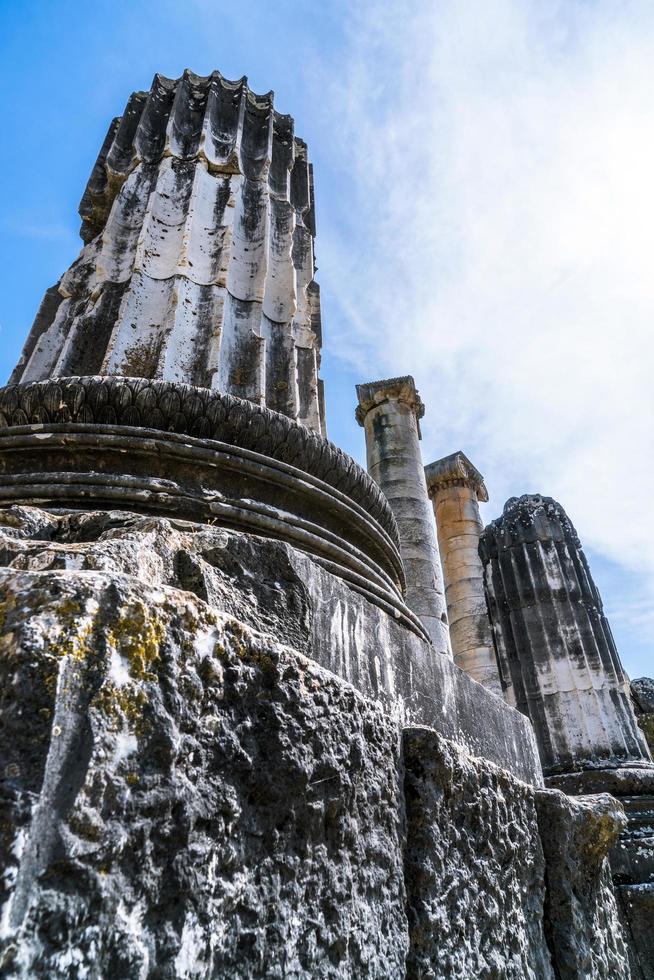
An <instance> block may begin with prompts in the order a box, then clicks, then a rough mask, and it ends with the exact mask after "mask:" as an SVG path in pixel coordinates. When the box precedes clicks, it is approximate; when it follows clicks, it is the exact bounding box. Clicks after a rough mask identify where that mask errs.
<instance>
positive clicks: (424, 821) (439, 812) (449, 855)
mask: <svg viewBox="0 0 654 980" xmlns="http://www.w3.org/2000/svg"><path fill="white" fill-rule="evenodd" d="M404 758H405V766H406V777H405V795H406V808H407V852H406V879H407V901H408V908H409V929H410V936H411V949H410V954H409V960H408V963H407V976H408V977H412V978H416V980H417V978H432V977H460V978H462V980H463V978H471V977H475V978H490V977H493V978H498V980H499V978H507V980H509V978H513V980H524V978H532V980H547V978H550V977H554V976H555V974H554V972H553V971H552V968H551V964H550V954H549V950H548V947H547V944H546V941H545V935H544V923H543V915H544V911H543V910H544V902H545V880H544V873H545V866H544V861H543V853H542V849H541V844H540V839H539V836H538V825H537V820H536V807H535V803H534V790H533V788H532V787H530V786H527V785H526V784H524V783H520V782H519V781H518V780H516V779H513V778H512V777H511V776H510V775H509V774H508V773H507V772H504V771H503V770H501V769H498V768H497V767H496V766H493V765H492V764H490V763H486V762H484V761H483V760H481V759H471V758H470V757H469V756H467V755H465V754H464V753H462V752H460V751H457V750H456V748H455V747H454V746H453V745H452V744H451V743H448V742H446V741H445V740H444V739H442V738H440V737H439V736H438V735H436V733H435V732H431V731H428V730H425V729H422V730H421V729H410V730H408V731H406V732H405V736H404ZM566 976H572V974H566ZM588 976H589V977H590V976H593V977H595V976H597V977H599V976H600V974H597V973H593V974H588Z"/></svg>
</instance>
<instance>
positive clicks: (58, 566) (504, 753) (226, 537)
mask: <svg viewBox="0 0 654 980" xmlns="http://www.w3.org/2000/svg"><path fill="white" fill-rule="evenodd" d="M0 567H5V568H7V569H11V570H17V571H46V570H63V569H69V570H71V571H72V570H79V571H80V573H86V572H96V571H102V572H106V573H107V574H110V575H111V576H120V577H125V576H133V577H134V578H137V579H139V580H140V581H141V582H142V583H143V584H145V585H147V586H148V587H150V588H157V587H160V586H161V587H172V588H175V589H182V590H185V591H186V592H188V593H191V594H195V595H196V596H197V597H198V598H199V599H201V600H202V601H205V602H207V603H208V604H209V605H211V607H212V608H213V609H214V610H216V611H218V612H225V613H228V614H229V615H233V616H235V617H236V618H238V619H239V620H240V621H241V622H243V623H244V624H246V625H247V626H249V627H251V628H252V629H255V630H257V631H260V632H263V633H266V634H268V636H270V637H271V638H272V639H276V640H281V641H283V642H284V643H286V644H288V645H292V646H293V647H294V648H295V649H297V650H299V651H301V652H303V653H306V654H307V655H308V656H310V657H311V658H312V659H313V660H315V661H316V662H318V663H319V664H321V665H322V666H323V667H326V668H327V669H328V670H330V671H332V672H333V673H334V674H337V675H338V676H340V677H342V678H343V679H345V680H347V681H349V682H350V683H352V684H353V685H354V686H355V687H356V688H357V689H358V690H359V691H360V692H361V693H363V694H365V695H367V696H369V697H371V698H373V699H374V700H377V701H379V702H381V703H383V704H384V705H385V706H386V708H387V710H388V711H389V712H391V713H393V714H398V713H399V716H400V717H401V718H403V719H404V720H405V721H406V722H407V723H410V724H423V725H429V726H431V727H433V728H435V729H437V730H438V731H439V732H441V734H443V735H444V736H445V737H446V738H451V739H455V740H456V741H458V742H459V743H460V744H462V745H464V746H465V747H466V748H467V750H468V751H470V752H471V753H473V754H474V755H483V756H484V757H486V758H489V759H492V760H493V761H494V762H497V763H498V764H499V765H501V766H503V767H504V768H507V769H509V770H510V771H512V772H513V773H515V774H516V775H518V776H519V777H520V778H523V779H525V780H527V781H529V782H534V783H538V784H540V783H541V782H542V775H541V771H540V766H539V763H538V755H537V750H536V745H535V742H534V737H533V732H532V730H531V725H530V723H529V722H528V721H527V719H525V718H524V716H523V715H521V714H519V713H518V712H516V711H514V710H512V709H511V708H509V707H508V706H507V705H506V704H505V703H504V702H503V701H501V700H500V699H499V698H496V697H493V696H492V695H490V694H488V692H486V691H485V690H484V689H483V688H481V687H480V686H479V685H478V684H475V683H474V682H473V681H471V680H470V678H468V677H467V676H466V675H465V674H462V673H461V671H459V670H458V669H457V668H456V667H455V666H454V665H453V664H452V663H451V661H449V660H448V659H447V658H444V657H435V656H434V651H433V647H432V646H431V645H430V644H429V643H428V642H427V641H426V640H422V639H421V638H420V637H418V636H416V635H415V634H414V633H413V632H411V631H410V630H408V629H406V628H404V626H403V625H402V623H401V622H398V620H397V618H396V617H395V616H393V615H389V614H388V613H386V612H384V611H383V610H382V609H380V608H379V607H378V606H376V605H374V604H373V603H372V602H370V601H368V600H367V599H366V598H365V596H364V595H362V594H359V593H357V592H355V591H353V590H352V589H351V588H349V587H348V586H347V585H346V584H345V583H344V582H343V581H342V580H341V579H340V578H338V577H337V576H336V575H332V574H330V573H329V572H328V571H326V570H325V569H324V568H322V567H321V566H320V565H318V564H317V563H316V562H315V561H314V560H313V559H312V558H311V556H309V555H306V554H303V553H302V552H299V551H297V550H296V549H295V548H293V547H290V546H289V545H288V544H285V543H283V542H280V541H273V540H270V539H266V538H260V537H256V536H254V535H251V534H245V533H241V532H238V531H227V530H225V529H222V528H219V527H211V526H206V525H201V524H196V523H192V522H190V521H183V520H177V519H167V518H161V517H153V516H147V515H143V514H133V513H132V514H130V513H129V512H128V511H91V512H80V511H45V510H41V509H39V508H33V507H11V508H5V509H2V508H0Z"/></svg>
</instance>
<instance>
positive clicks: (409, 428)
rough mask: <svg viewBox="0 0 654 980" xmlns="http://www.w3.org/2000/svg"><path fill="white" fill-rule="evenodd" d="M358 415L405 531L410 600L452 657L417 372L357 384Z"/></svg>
mask: <svg viewBox="0 0 654 980" xmlns="http://www.w3.org/2000/svg"><path fill="white" fill-rule="evenodd" d="M357 396H358V398H359V405H358V407H357V410H356V419H357V422H358V423H359V425H362V426H363V428H364V430H365V434H366V452H367V460H368V472H369V474H370V475H371V477H372V478H373V479H374V480H375V481H376V482H377V483H378V484H379V486H380V487H381V489H382V490H383V492H384V494H385V496H386V497H387V498H388V501H389V503H390V505H391V508H392V510H393V513H394V515H395V519H396V521H397V524H398V528H399V532H400V554H401V556H402V561H403V564H404V571H405V575H406V593H405V600H406V604H407V605H408V607H409V608H410V609H412V610H413V612H415V613H416V615H417V616H419V617H420V619H421V621H422V623H423V625H424V626H425V628H426V630H427V632H428V633H429V635H430V637H431V640H432V642H433V644H434V646H435V647H436V649H437V650H438V651H439V653H443V654H446V655H447V656H451V648H450V640H449V630H448V626H447V612H446V607H445V595H444V587H443V578H442V572H441V564H440V556H439V554H438V544H437V542H436V533H435V530H434V521H433V519H432V515H431V508H430V506H429V498H428V496H427V485H426V483H425V474H424V468H423V463H422V455H421V452H420V442H419V440H420V423H419V420H420V419H421V418H422V416H423V415H424V405H423V404H422V401H421V400H420V396H419V394H418V392H417V391H416V386H415V382H414V380H413V378H412V377H409V376H407V377H403V378H391V379H389V380H387V381H375V382H370V383H369V384H363V385H357Z"/></svg>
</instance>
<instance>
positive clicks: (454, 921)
mask: <svg viewBox="0 0 654 980" xmlns="http://www.w3.org/2000/svg"><path fill="white" fill-rule="evenodd" d="M0 516H1V518H2V521H3V526H2V534H1V536H0V566H1V567H0V758H2V760H3V770H2V779H1V780H0V810H1V813H0V875H1V876H2V878H1V880H2V882H3V888H4V891H3V893H2V897H1V906H2V908H1V909H0V930H1V937H2V952H1V953H0V956H1V957H2V959H1V961H0V962H1V963H2V967H1V971H2V975H3V976H4V975H6V976H8V977H12V978H13V977H16V978H21V980H28V978H30V980H31V978H32V977H35V978H39V980H40V978H44V980H45V978H48V980H49V978H51V977H52V978H64V980H82V978H88V977H98V978H100V977H101V978H103V980H105V978H106V980H134V978H139V980H141V978H142V980H146V978H147V980H155V978H156V980H159V978H166V977H170V978H171V980H172V978H177V977H181V978H186V977H189V978H190V977H201V978H207V980H209V978H212V980H214V978H215V980H222V978H223V977H227V976H229V977H235V978H241V977H243V978H252V980H255V978H259V977H279V978H282V977H283V978H286V977H297V978H300V977H302V978H304V977H308V976H311V977H334V978H341V977H355V976H356V977H358V976H365V977H379V978H387V977H393V978H395V977H397V978H404V977H411V978H417V977H435V978H442V980H451V978H460V980H469V978H470V977H471V976H475V977H489V978H490V977H493V978H497V980H499V978H504V977H507V978H509V977H515V978H516V980H517V978H518V977H534V978H549V977H550V976H553V974H552V972H551V969H550V966H549V957H550V952H549V948H548V946H547V942H546V923H545V915H546V909H547V904H546V901H545V882H546V872H545V866H544V863H543V856H542V850H541V845H540V841H539V836H538V827H537V823H536V818H535V813H536V810H535V798H536V794H538V793H539V792H540V791H539V789H538V788H537V787H535V786H533V785H532V786H530V785H527V784H526V783H524V782H522V781H521V780H520V779H517V778H516V777H515V775H512V774H511V773H509V772H507V771H505V770H502V769H500V768H498V767H497V766H495V765H493V764H492V763H490V762H488V761H487V760H485V759H481V758H472V757H471V755H470V751H471V746H474V745H475V742H474V737H473V734H472V731H473V729H474V728H477V729H483V730H482V731H481V734H480V736H479V743H478V747H479V748H480V749H482V750H483V749H484V748H486V749H488V745H487V744H486V743H484V738H485V737H487V733H488V732H490V733H493V731H495V733H496V734H495V737H496V738H497V737H498V735H499V733H501V731H502V728H501V724H502V721H504V723H506V720H507V719H511V718H514V717H515V718H520V716H519V715H517V713H516V712H513V711H512V710H511V709H509V708H507V706H506V705H503V704H502V702H501V701H500V700H499V699H497V698H495V697H493V696H492V695H490V694H488V693H487V692H486V691H484V689H483V688H481V687H480V686H479V685H477V684H475V683H474V682H473V681H471V680H470V679H469V678H467V677H466V676H465V675H464V674H462V673H461V672H460V671H458V670H457V668H456V667H454V666H453V665H452V664H451V663H450V662H449V661H448V660H447V659H446V658H443V657H437V656H436V655H435V654H434V652H433V648H432V647H431V645H430V644H428V643H426V642H424V641H422V642H423V646H424V648H425V650H426V651H427V652H429V653H430V655H431V661H432V662H436V663H438V664H441V665H443V667H444V668H445V669H446V672H445V673H443V674H440V675H434V677H435V678H436V679H437V681H438V683H439V684H440V685H441V687H440V688H439V689H435V688H433V687H432V691H434V690H436V692H437V693H438V692H440V700H436V699H435V698H434V699H433V700H432V701H431V702H427V701H425V705H427V706H429V707H431V710H432V715H433V720H434V723H435V724H439V725H441V726H442V729H443V731H444V732H448V733H450V734H452V735H453V736H455V737H456V739H457V742H458V744H456V743H455V742H454V741H452V740H450V739H447V738H446V737H444V736H443V734H438V733H437V732H436V731H434V730H429V729H426V728H420V729H415V728H413V729H411V730H410V731H408V732H407V733H406V735H405V738H404V748H402V735H401V730H402V723H403V720H405V719H407V718H408V719H410V718H411V707H410V702H411V699H410V698H408V697H407V702H406V703H404V707H402V704H403V702H402V700H401V699H400V698H398V691H397V689H396V690H395V693H394V695H393V697H390V696H389V688H388V687H387V688H386V690H384V689H383V688H382V687H378V688H377V690H376V691H375V688H374V685H373V683H372V677H373V674H374V672H375V671H380V670H381V664H378V665H376V666H375V665H374V659H375V656H377V657H379V652H380V646H379V642H378V641H379V635H378V634H377V635H375V633H374V632H373V634H372V639H371V641H370V642H371V646H370V648H366V646H365V642H364V638H365V636H366V633H365V630H363V629H362V630H361V631H359V630H355V631H354V634H353V637H352V639H353V645H352V646H348V645H346V644H345V642H344V637H345V634H346V633H347V632H348V628H347V626H346V624H345V622H344V620H343V618H342V616H341V618H340V620H339V619H338V615H337V613H338V610H339V609H340V610H341V613H343V614H344V613H345V611H347V612H348V613H349V614H354V612H355V611H356V609H357V602H359V603H361V604H363V605H365V600H363V599H362V598H361V597H354V598H353V597H352V595H350V597H347V596H346V594H345V592H344V591H339V590H345V586H344V585H343V584H342V583H339V580H338V579H335V578H334V577H333V576H329V575H328V574H327V573H325V572H324V571H323V570H322V569H320V568H318V567H317V566H315V564H314V563H312V562H311V560H310V559H309V558H308V557H307V556H304V555H301V554H299V553H295V552H294V551H293V549H291V548H289V547H288V546H287V545H285V544H283V543H280V542H273V541H260V540H257V539H255V538H252V537H251V536H249V535H243V534H238V533H230V532H227V531H225V530H222V529H218V528H211V527H202V526H198V525H193V524H190V523H188V522H183V521H179V522H172V521H166V520H164V519H161V518H152V517H144V516H142V515H135V514H128V513H123V512H96V513H79V512H78V513H72V512H69V513H56V512H47V511H44V510H39V509H37V508H12V509H11V510H5V511H2V512H0ZM330 582H331V583H332V586H333V588H334V589H335V590H336V591H334V592H331V593H330V591H329V583H330ZM318 597H319V598H320V600H321V601H320V602H319V601H318ZM318 609H321V612H320V614H318V612H317V610H318ZM368 615H370V614H369V613H368ZM335 619H336V620H337V622H336V625H335V626H334V620H335ZM387 619H389V620H390V617H387ZM378 622H379V621H378ZM339 623H340V625H339ZM329 624H331V629H332V632H331V633H330V632H329ZM395 629H396V632H395V633H392V634H387V635H386V642H388V643H390V647H389V649H390V650H394V649H395V648H394V646H393V643H394V639H396V638H397V637H398V636H400V635H401V634H402V633H404V634H407V635H409V636H412V634H410V633H408V631H407V630H403V629H402V628H401V627H399V626H396V627H395ZM318 637H321V638H322V639H321V640H320V641H319V640H318ZM357 638H358V640H359V642H358V644H357V642H356V640H357ZM414 639H415V641H416V642H418V640H417V638H415V637H414ZM278 640H283V641H284V643H283V644H282V643H280V642H278ZM321 643H322V645H321ZM331 647H336V648H337V649H338V655H337V657H336V661H337V662H334V663H332V662H330V660H329V655H328V653H327V652H326V651H328V650H329V649H330V648H331ZM357 650H358V655H359V658H360V663H359V665H358V669H359V671H360V673H359V675H358V676H357V680H358V681H359V683H360V686H361V687H362V688H365V694H362V693H360V691H357V690H356V689H355V688H354V687H353V686H352V685H351V684H350V683H348V681H347V680H345V679H343V678H341V677H338V676H337V673H335V672H332V670H331V669H330V670H325V668H324V666H322V665H321V664H319V663H317V662H316V660H315V659H311V658H312V657H314V656H315V655H316V654H319V655H320V656H321V657H322V658H323V660H324V661H325V662H326V663H328V665H329V666H330V667H335V668H336V669H339V668H340V669H342V670H343V672H344V673H347V670H346V669H345V668H348V669H349V670H350V672H351V673H355V670H354V665H353V664H349V665H348V664H347V663H346V661H347V658H348V657H351V658H352V660H354V659H355V653H356V651H357ZM375 650H376V651H377V654H375V653H374V652H373V651H375ZM307 653H308V654H309V655H310V656H309V657H307V656H306V654H307ZM332 656H333V654H332ZM407 658H408V661H409V663H410V664H411V663H413V662H414V661H416V662H419V660H418V658H417V650H416V649H409V650H408V651H407ZM367 662H372V664H373V667H372V670H373V674H368V675H366V674H365V673H364V671H363V666H364V664H365V663H367ZM447 671H449V675H448V673H447ZM450 675H451V678H450V681H449V683H452V684H453V686H452V687H451V688H448V680H447V678H448V676H450ZM376 676H377V679H378V680H379V679H380V678H381V673H379V674H377V675H376ZM391 676H393V677H394V678H395V680H398V679H399V678H401V676H402V675H401V674H400V673H396V674H394V675H391ZM455 678H457V679H458V680H456V683H454V681H453V679H455ZM432 679H434V678H432ZM471 692H473V694H474V696H472V695H471ZM474 692H476V693H474ZM366 695H367V696H366ZM467 698H468V699H471V700H468V702H466V699H467ZM466 703H467V707H465V706H466ZM425 705H423V710H424V709H425ZM457 705H458V710H457V709H456V706H457ZM461 705H463V706H464V708H463V713H461V710H462V709H461ZM494 705H497V707H498V713H497V715H495V716H494V715H493V713H492V712H493V706H494ZM500 709H501V710H500ZM466 712H467V713H466ZM475 712H478V714H475ZM416 713H418V712H417V711H416ZM523 724H524V725H525V726H527V723H526V722H524V721H523ZM459 725H460V726H461V731H457V726H459ZM466 729H467V734H465V732H466ZM507 733H508V729H507ZM527 733H528V728H527V727H525V728H524V729H521V728H519V727H516V728H515V729H514V730H513V735H514V737H515V738H516V740H517V741H518V742H520V740H521V739H522V740H523V741H524V739H525V737H526V734H527ZM491 741H492V739H491ZM500 749H501V751H500ZM495 751H498V752H499V754H500V755H502V753H504V754H505V755H506V756H507V757H509V756H510V752H509V749H508V747H507V745H506V744H504V745H502V743H501V742H497V743H496V745H495ZM523 761H524V760H523ZM513 764H514V765H515V768H516V769H518V770H519V769H520V766H519V765H518V764H517V763H516V760H515V759H514V760H513ZM554 795H555V796H556V797H557V798H560V799H561V800H565V798H564V797H563V796H562V795H561V794H554ZM582 860H583V857H582V858H580V861H582ZM548 873H549V872H548ZM556 873H558V872H556ZM607 901H608V898H607V896H606V895H605V894H604V893H603V892H602V893H601V894H600V893H598V902H599V903H600V904H602V903H604V904H602V909H604V905H605V904H606V902H607ZM607 907H608V906H607ZM593 915H594V916H595V918H593V920H592V921H593V922H598V923H601V922H602V921H604V920H603V919H602V916H604V915H605V910H604V911H602V910H600V912H599V913H597V915H599V916H600V917H599V918H597V915H596V914H595V912H593ZM584 916H586V917H589V916H591V912H590V911H589V909H587V908H586V906H583V907H581V908H580V910H579V914H578V915H577V917H576V918H573V917H570V919H569V922H568V924H567V925H566V924H565V922H564V921H563V919H562V920H561V921H562V925H561V928H562V929H563V930H564V931H565V929H568V930H569V931H570V933H571V934H574V933H575V931H576V930H579V929H580V928H581V929H582V930H588V929H590V928H591V926H589V925H588V922H587V921H586V919H584V918H583V917H584ZM591 918H592V916H591ZM593 928H594V926H593ZM597 928H599V926H597ZM607 928H608V927H607ZM569 941H570V942H572V940H569ZM598 941H599V942H600V943H603V944H605V943H606V940H605V938H604V937H602V936H599V939H598ZM557 975H560V976H561V977H564V978H567V977H568V976H570V978H571V980H572V975H571V974H566V973H565V972H561V973H560V974H557ZM588 976H589V977H591V978H594V977H595V976H597V977H598V980H599V976H600V974H596V973H592V972H591V973H589V974H588Z"/></svg>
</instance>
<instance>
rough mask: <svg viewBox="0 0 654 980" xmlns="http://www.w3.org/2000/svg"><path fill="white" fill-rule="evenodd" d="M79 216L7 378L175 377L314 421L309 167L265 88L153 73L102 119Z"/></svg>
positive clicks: (316, 350) (315, 304)
mask: <svg viewBox="0 0 654 980" xmlns="http://www.w3.org/2000/svg"><path fill="white" fill-rule="evenodd" d="M80 215H81V216H82V219H83V223H82V237H83V239H84V242H85V246H84V248H83V249H82V251H81V253H80V255H79V257H78V259H77V260H76V261H75V262H74V263H73V265H72V266H71V267H70V269H68V271H67V272H66V273H65V274H64V275H63V276H62V278H61V280H60V281H59V282H58V283H57V285H56V286H54V287H52V289H50V290H48V292H47V293H46V295H45V297H44V300H43V302H42V304H41V307H40V309H39V312H38V314H37V317H36V320H35V322H34V325H33V327H32V330H31V332H30V334H29V337H28V339H27V341H26V344H25V347H24V349H23V353H22V355H21V358H20V361H19V363H18V365H17V367H16V369H15V371H14V373H13V375H12V381H14V382H18V381H35V380H42V379H44V378H48V377H63V376H70V375H92V374H110V375H123V376H132V377H142V378H161V379H165V380H168V381H180V382H188V383H190V384H195V385H202V386H207V387H209V388H215V389H219V390H220V391H224V392H230V393H233V394H236V395H239V396H240V397H242V398H247V399H250V400H252V401H254V402H256V403H258V404H265V405H267V406H268V407H269V408H272V409H274V410H275V411H278V412H282V413H283V414H285V415H288V416H291V417H292V418H297V419H298V420H299V421H301V422H302V423H303V424H305V425H307V426H309V427H310V428H312V429H315V430H316V431H318V432H322V433H324V431H325V416H324V404H323V392H322V382H321V381H320V380H319V378H318V371H319V368H320V348H321V343H322V338H321V323H320V294H319V288H318V285H317V283H316V282H315V281H314V268H315V266H314V256H313V239H314V235H315V215H314V202H313V176H312V170H311V166H310V165H309V163H308V158H307V147H306V144H305V143H304V142H303V141H302V140H300V139H298V138H297V137H295V135H294V124H293V119H292V118H291V117H290V116H287V115H282V114H281V113H279V112H277V111H275V109H274V106H273V96H272V92H269V93H268V94H267V95H256V94H255V93H254V92H252V91H251V90H250V89H249V87H248V84H247V79H245V78H242V79H240V80H238V81H236V82H230V81H228V80H227V79H225V78H223V77H222V75H221V74H220V73H219V72H213V73H212V74H211V75H209V76H207V77H200V76H198V75H194V74H193V73H192V72H188V71H186V72H184V74H183V76H182V77H181V78H179V79H176V80H173V79H168V78H164V77H163V76H161V75H155V78H154V80H153V82H152V87H151V89H150V91H149V92H135V93H134V94H133V95H132V96H131V98H130V100H129V102H128V104H127V106H126V109H125V112H124V114H123V116H122V117H120V118H118V119H115V120H114V121H113V123H112V124H111V126H110V129H109V132H108V133H107V137H106V139H105V142H104V144H103V146H102V149H101V151H100V154H99V156H98V159H97V161H96V164H95V167H94V169H93V173H92V174H91V177H90V179H89V182H88V184H87V187H86V190H85V192H84V196H83V198H82V202H81V204H80Z"/></svg>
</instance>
